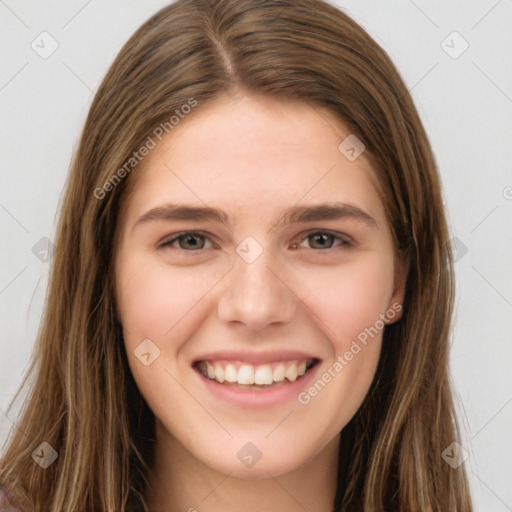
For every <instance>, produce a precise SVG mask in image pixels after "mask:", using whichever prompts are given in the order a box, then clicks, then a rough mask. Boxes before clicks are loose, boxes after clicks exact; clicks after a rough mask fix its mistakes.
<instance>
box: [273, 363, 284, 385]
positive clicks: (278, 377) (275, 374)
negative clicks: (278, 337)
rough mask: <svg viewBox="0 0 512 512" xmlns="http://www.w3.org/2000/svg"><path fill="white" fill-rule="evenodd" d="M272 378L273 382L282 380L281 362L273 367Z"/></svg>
mask: <svg viewBox="0 0 512 512" xmlns="http://www.w3.org/2000/svg"><path fill="white" fill-rule="evenodd" d="M272 378H273V379H274V382H283V380H284V364H283V363H279V364H278V365H277V366H276V367H275V368H274V372H273V373H272Z"/></svg>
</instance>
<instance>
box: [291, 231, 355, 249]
mask: <svg viewBox="0 0 512 512" xmlns="http://www.w3.org/2000/svg"><path fill="white" fill-rule="evenodd" d="M305 240H307V241H308V242H309V246H310V247H309V248H311V249H321V250H325V249H333V248H334V247H336V246H342V247H352V246H353V244H352V243H351V242H350V240H349V239H348V238H347V237H345V236H342V235H341V234H340V236H338V235H335V234H334V233H330V232H329V231H316V232H314V233H310V234H309V235H307V236H306V237H305V238H304V239H303V242H304V241H305ZM336 241H338V242H339V243H338V244H336V243H335V242H336ZM296 247H297V245H296Z"/></svg>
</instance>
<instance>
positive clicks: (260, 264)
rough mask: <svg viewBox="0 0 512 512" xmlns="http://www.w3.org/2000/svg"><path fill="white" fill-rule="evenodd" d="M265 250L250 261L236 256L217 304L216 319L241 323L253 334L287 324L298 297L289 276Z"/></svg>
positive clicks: (292, 315)
mask: <svg viewBox="0 0 512 512" xmlns="http://www.w3.org/2000/svg"><path fill="white" fill-rule="evenodd" d="M269 256H270V255H267V251H266V250H264V251H263V253H262V254H261V255H260V256H259V257H258V258H257V259H256V260H255V261H252V262H250V263H249V262H247V261H245V260H244V259H243V258H242V257H239V256H238V255H235V261H234V264H233V267H232V269H231V271H230V272H229V274H228V276H226V280H224V281H225V282H224V287H223V289H222V294H221V296H220V299H219V303H218V314H219V318H220V319H221V320H222V321H224V322H240V323H242V324H245V325H246V326H247V327H248V328H249V329H251V330H253V331H261V330H262V329H264V328H265V327H266V326H268V325H272V324H276V323H288V322H290V321H291V320H292V318H293V317H294V315H295V311H296V307H297V302H298V301H299V297H298V295H297V294H296V293H297V292H296V291H295V289H294V286H293V283H292V282H291V279H290V277H289V273H287V272H284V271H283V267H282V266H279V265H277V264H276V262H275V261H274V260H272V259H271V258H270V257H269Z"/></svg>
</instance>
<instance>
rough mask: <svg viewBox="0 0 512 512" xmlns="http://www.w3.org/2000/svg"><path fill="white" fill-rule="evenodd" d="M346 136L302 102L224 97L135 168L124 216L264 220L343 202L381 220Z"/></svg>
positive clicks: (365, 167)
mask: <svg viewBox="0 0 512 512" xmlns="http://www.w3.org/2000/svg"><path fill="white" fill-rule="evenodd" d="M350 135H351V133H350V130H349V129H348V128H347V127H346V126H345V125H344V124H343V123H342V122H341V121H340V120H339V119H338V118H337V117H336V116H334V115H333V114H332V113H330V112H328V111H326V110H325V109H321V108H319V107H316V106H312V105H310V104H307V103H302V102H292V101H281V100H279V99H276V98H268V97H255V96H239V97H228V96H225V97H221V98H220V99H219V100H217V101H215V102H214V103H212V104H209V105H205V106H203V108H201V105H198V106H197V107H196V110H195V111H193V112H192V113H191V114H189V115H188V116H185V118H184V119H182V120H181V121H180V124H179V125H177V126H176V127H175V128H174V129H173V130H172V131H171V132H170V133H169V134H167V135H166V136H164V137H163V138H162V140H161V141H160V142H158V143H157V144H156V147H155V148H154V149H152V150H151V151H150V153H149V154H148V156H146V157H145V158H144V160H143V161H142V163H141V164H139V168H138V169H137V170H136V173H137V174H138V176H137V179H136V182H135V183H136V185H135V186H134V190H133V194H131V196H130V200H129V205H128V210H129V216H131V217H132V220H133V218H134V216H135V215H141V214H142V213H144V211H143V210H144V209H149V208H151V207H156V206H159V205H162V204H165V203H169V202H186V203H195V204H208V205H210V204H211V205H214V206H217V205H218V206H225V207H226V208H225V209H228V210H229V209H231V210H232V212H233V213H236V215H238V216H244V215H245V214H247V215H251V216H254V215H257V216H259V217H261V216H263V215H265V214H266V213H267V212H268V213H271V212H272V215H273V216H275V214H276V213H278V210H279V209H280V208H287V207H289V206H291V205H293V204H297V203H299V202H300V203H303V202H307V203H314V202H320V201H322V202H325V201H344V202H351V203H358V204H359V205H360V206H362V207H363V208H365V209H366V210H367V211H370V212H371V213H372V215H373V216H375V217H379V216H380V217H382V216H383V215H384V212H383V209H382V204H381V202H380V200H379V197H378V194H377V190H376V187H375V183H376V182H375V178H374V175H373V170H372V169H371V167H370V165H369V163H368V160H367V159H366V158H365V155H364V152H363V153H362V154H361V155H360V156H359V157H358V158H356V159H355V160H353V161H351V160H349V159H348V158H347V157H346V156H345V154H344V153H343V152H342V151H340V149H339V146H340V143H341V142H342V141H344V140H345V139H346V138H347V137H348V136H350Z"/></svg>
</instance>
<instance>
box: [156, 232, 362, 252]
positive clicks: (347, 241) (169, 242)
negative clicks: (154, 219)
mask: <svg viewBox="0 0 512 512" xmlns="http://www.w3.org/2000/svg"><path fill="white" fill-rule="evenodd" d="M185 235H193V236H198V237H204V238H205V239H209V237H208V236H207V235H206V234H204V233H202V232H200V231H181V232H179V233H175V234H173V235H170V236H171V237H172V238H171V239H170V240H164V241H163V242H162V243H160V244H159V246H158V247H159V248H164V247H171V246H172V244H173V243H174V242H177V241H178V240H179V239H180V238H181V237H184V236H185ZM313 235H329V236H332V237H333V238H334V240H339V241H340V242H341V243H340V244H338V245H337V246H336V245H335V246H333V247H328V248H327V249H315V248H312V249H311V250H314V251H315V252H325V253H328V252H331V251H333V250H335V249H336V247H344V248H346V249H350V248H352V247H354V243H353V242H352V241H351V240H350V239H349V237H347V236H346V235H341V234H340V233H336V232H332V231H328V230H320V231H310V232H308V233H307V234H306V235H305V236H304V237H303V238H302V239H301V240H300V242H299V244H300V243H302V242H303V241H304V240H307V239H308V238H309V237H310V236H313ZM299 244H295V243H294V244H293V246H294V247H297V245H299ZM177 249H178V250H181V251H183V252H189V253H194V252H197V253H199V252H202V251H203V250H204V249H196V250H193V249H191V250H187V249H181V248H179V247H177Z"/></svg>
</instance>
